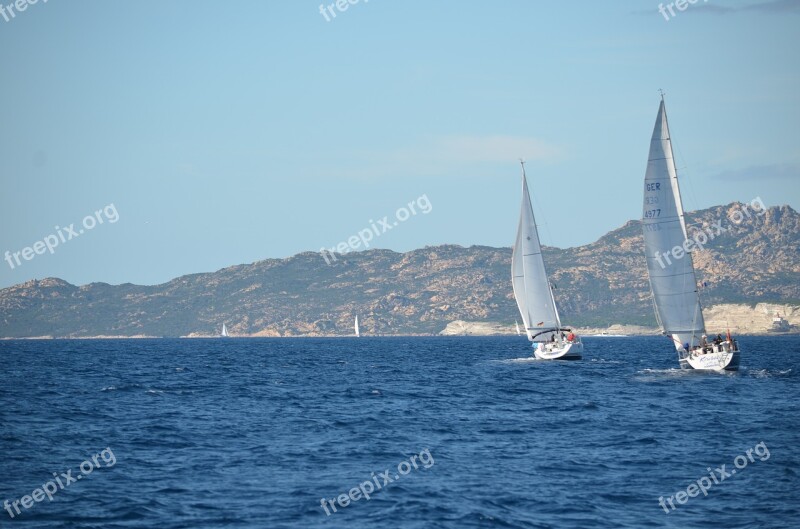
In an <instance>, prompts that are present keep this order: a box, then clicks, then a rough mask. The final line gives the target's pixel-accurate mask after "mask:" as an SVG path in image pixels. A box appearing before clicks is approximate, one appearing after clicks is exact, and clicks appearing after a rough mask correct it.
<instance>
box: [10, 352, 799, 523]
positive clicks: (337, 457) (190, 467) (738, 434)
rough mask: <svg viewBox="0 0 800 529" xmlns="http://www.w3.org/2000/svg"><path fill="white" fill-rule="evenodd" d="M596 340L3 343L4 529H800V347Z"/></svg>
mask: <svg viewBox="0 0 800 529" xmlns="http://www.w3.org/2000/svg"><path fill="white" fill-rule="evenodd" d="M585 343H586V350H585V356H584V360H582V361H579V362H542V361H532V360H531V359H530V348H529V346H528V344H527V342H526V341H525V339H524V338H516V337H514V338H477V337H476V338H459V337H452V338H444V337H440V338H370V337H365V338H361V339H354V338H341V339H299V338H298V339H228V340H87V341H3V342H0V359H1V360H2V369H0V473H1V474H2V479H1V480H0V501H3V500H7V501H8V502H9V506H10V510H11V512H12V513H13V514H14V518H13V519H12V517H11V516H10V515H9V514H8V511H6V510H3V511H0V527H16V526H19V527H27V528H39V527H42V528H98V529H99V528H104V529H105V528H151V527H155V528H159V529H171V528H183V527H186V528H189V527H191V528H211V527H230V528H316V527H321V528H338V527H347V528H365V529H366V528H369V529H374V528H376V527H402V528H470V527H498V528H572V527H576V528H577V527H580V528H583V527H623V528H636V529H639V528H647V527H675V528H694V527H726V528H744V527H798V526H799V525H798V524H800V478H798V472H799V471H800V416H799V415H798V407H799V406H798V393H800V391H799V388H800V337H741V339H740V343H741V346H742V349H743V351H744V353H743V357H742V369H741V371H739V372H737V373H727V374H706V373H697V372H691V371H680V370H678V369H677V359H676V356H675V354H674V351H673V350H672V349H671V346H670V344H669V342H668V341H667V340H665V339H663V338H659V337H642V338H595V339H592V338H586V339H585ZM754 447H756V448H755V452H754V451H753V449H754ZM748 449H750V450H751V451H750V454H751V456H753V457H752V461H751V460H750V459H747V457H746V454H747V450H748ZM767 454H768V457H767ZM97 455H100V457H96V458H95V461H94V462H92V456H97ZM112 456H113V457H112ZM737 456H742V457H743V458H744V460H745V465H744V466H742V468H739V469H737V473H736V474H732V473H730V472H731V470H733V469H735V468H736V467H735V462H738V463H739V464H740V466H741V463H742V458H739V459H736V458H737ZM85 461H88V463H84V462H85ZM112 461H113V462H112ZM411 461H413V463H414V465H412V464H411ZM404 462H405V463H404ZM81 464H83V465H84V466H83V468H84V469H85V470H91V473H89V474H86V475H83V474H82V472H81V467H80V465H81ZM722 465H726V469H725V470H724V472H725V473H729V474H730V476H729V477H727V478H725V479H724V480H722V481H719V478H717V481H718V483H716V484H712V485H711V487H710V488H708V487H706V488H707V491H706V492H707V496H704V495H703V494H699V495H698V496H697V497H688V496H682V499H684V500H685V503H683V504H680V503H678V501H677V499H675V500H674V501H673V505H674V506H675V509H674V510H672V509H670V508H669V506H668V505H667V509H668V510H670V512H669V513H666V512H665V509H664V508H662V507H661V506H660V505H659V497H664V498H668V497H670V496H673V497H675V495H676V493H678V492H679V491H684V492H685V491H686V490H687V487H689V485H690V484H692V483H696V482H697V481H698V480H701V478H704V477H707V476H709V470H708V468H709V467H710V468H711V469H712V473H714V475H715V477H716V476H718V474H717V473H716V471H715V470H713V469H716V468H719V467H721V466H722ZM414 466H416V467H417V468H414ZM426 467H427V468H426ZM398 469H399V470H398ZM386 470H389V474H388V477H389V478H390V479H392V481H393V482H392V483H387V484H385V485H384V484H383V483H384V478H381V477H379V476H380V475H381V474H384V475H385V471H386ZM68 471H71V476H72V477H73V478H74V477H75V476H77V475H80V476H81V480H77V479H75V481H72V482H71V483H70V484H68V485H66V486H63V488H58V490H56V491H55V492H54V493H53V494H51V496H52V498H53V499H52V501H49V500H48V498H47V497H46V496H45V497H44V498H43V499H42V501H39V502H35V501H34V500H33V499H31V498H28V499H27V501H28V504H30V503H31V502H33V505H32V506H31V507H30V508H27V509H25V508H24V507H23V505H22V504H20V503H18V504H17V505H18V506H19V508H20V514H16V512H15V511H14V507H13V504H12V502H13V501H15V500H17V501H19V500H20V499H21V498H23V496H26V495H31V494H32V492H33V491H34V489H37V488H39V487H41V486H42V485H43V484H45V483H46V482H48V480H55V479H56V478H55V477H54V476H53V474H54V473H56V475H57V476H59V478H60V474H67V473H68ZM401 472H402V473H405V475H400V474H401ZM395 477H397V479H394V478H395ZM65 480H67V478H64V479H62V484H63V481H65ZM706 481H709V482H710V483H711V481H710V478H708V479H707V480H706ZM365 482H370V483H372V488H374V489H376V490H375V491H374V492H372V493H371V494H370V499H369V500H367V499H366V498H364V497H363V494H360V491H356V492H354V493H353V497H355V498H357V500H356V501H352V500H350V501H351V502H350V503H349V504H348V505H347V506H346V507H343V506H342V505H341V504H339V503H336V507H337V511H336V512H335V513H334V512H332V509H331V507H330V504H329V503H326V508H327V510H328V511H329V512H330V515H327V514H326V512H325V509H323V507H322V506H321V503H320V502H321V499H323V498H326V499H329V500H332V501H333V500H334V498H337V497H338V496H340V495H343V494H348V492H349V491H350V490H351V489H353V488H357V487H358V486H359V485H360V484H361V485H362V487H363V490H364V491H366V492H369V488H370V486H367V485H363V484H364V483H365ZM376 483H378V484H380V485H381V489H380V490H377V486H376V485H375V484H376ZM52 487H56V484H55V483H54V484H53V485H52ZM691 492H695V493H697V491H696V490H692V491H691ZM39 497H41V494H39ZM348 500H349V498H348ZM343 502H344V503H347V501H346V500H344V499H343Z"/></svg>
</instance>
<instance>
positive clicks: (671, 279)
mask: <svg viewBox="0 0 800 529" xmlns="http://www.w3.org/2000/svg"><path fill="white" fill-rule="evenodd" d="M642 230H643V233H644V245H645V253H646V256H647V271H648V274H649V277H650V289H651V291H652V294H653V302H654V306H655V313H656V320H657V321H658V324H659V325H660V326H661V330H662V332H663V333H664V334H665V335H668V336H670V337H671V338H672V341H673V343H674V345H675V349H676V350H677V351H678V360H679V362H680V366H681V367H682V368H684V369H702V370H713V371H723V370H736V369H738V368H739V356H740V355H739V347H738V344H737V343H736V341H735V340H733V339H732V338H731V336H730V332H728V333H726V334H727V335H726V338H722V337H721V335H718V339H717V340H714V341H713V343H711V342H709V341H708V339H707V337H706V334H705V332H706V331H705V321H704V320H703V311H702V308H701V306H700V296H699V293H698V289H697V278H696V277H695V272H694V264H693V262H692V254H691V252H690V251H680V252H677V251H673V249H685V248H689V247H690V243H688V242H687V241H688V240H689V236H688V233H687V231H686V222H685V220H684V212H683V203H682V201H681V192H680V188H679V187H678V173H677V170H676V168H675V160H674V158H673V153H672V140H671V138H670V134H669V125H668V123H667V111H666V108H665V106H664V95H663V93H662V95H661V105H660V106H659V109H658V117H657V118H656V124H655V128H654V129H653V136H652V139H651V140H650V156H649V158H648V161H647V172H646V173H645V185H644V210H643V214H642Z"/></svg>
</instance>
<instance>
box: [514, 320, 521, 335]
mask: <svg viewBox="0 0 800 529" xmlns="http://www.w3.org/2000/svg"><path fill="white" fill-rule="evenodd" d="M514 325H516V326H517V336H522V331H520V330H519V322H518V321H517V320H514Z"/></svg>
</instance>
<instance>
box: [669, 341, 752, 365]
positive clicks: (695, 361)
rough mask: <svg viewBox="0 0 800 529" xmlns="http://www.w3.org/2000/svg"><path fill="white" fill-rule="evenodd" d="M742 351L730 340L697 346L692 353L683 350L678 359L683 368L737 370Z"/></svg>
mask: <svg viewBox="0 0 800 529" xmlns="http://www.w3.org/2000/svg"><path fill="white" fill-rule="evenodd" d="M740 358H741V352H740V351H739V349H738V347H735V346H734V347H733V348H732V347H731V344H730V343H729V342H724V343H722V344H720V345H714V346H708V347H706V348H705V350H704V349H702V348H699V347H698V348H696V349H694V350H692V352H691V353H686V351H682V352H681V353H680V356H679V358H678V360H679V361H680V364H681V369H696V370H699V371H737V370H738V369H739V360H740Z"/></svg>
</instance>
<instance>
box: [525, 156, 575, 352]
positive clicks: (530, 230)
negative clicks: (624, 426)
mask: <svg viewBox="0 0 800 529" xmlns="http://www.w3.org/2000/svg"><path fill="white" fill-rule="evenodd" d="M521 163H522V209H521V211H520V217H519V227H518V228H517V240H516V243H515V244H514V251H513V253H512V254H511V282H512V285H513V287H514V298H515V299H516V300H517V307H519V313H520V315H521V316H522V324H523V325H524V327H525V333H526V334H527V336H528V340H530V341H531V342H533V343H535V344H536V345H535V346H534V350H533V354H534V356H535V357H536V358H538V359H541V360H579V359H580V358H581V354H582V353H583V343H581V341H580V338H578V336H577V335H575V334H574V333H573V332H572V330H571V329H567V328H564V327H562V326H561V319H560V318H559V316H558V309H557V308H556V301H555V298H554V297H553V290H552V288H551V287H550V282H549V281H548V279H547V271H546V270H545V266H544V259H543V258H542V248H541V244H540V242H539V232H538V231H537V229H536V220H535V219H534V216H533V206H532V204H531V197H530V193H529V192H528V179H527V177H526V175H525V162H521ZM565 332H568V333H569V335H568V336H567V335H565V334H564V333H565Z"/></svg>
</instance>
